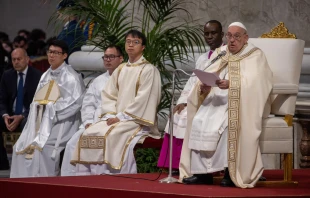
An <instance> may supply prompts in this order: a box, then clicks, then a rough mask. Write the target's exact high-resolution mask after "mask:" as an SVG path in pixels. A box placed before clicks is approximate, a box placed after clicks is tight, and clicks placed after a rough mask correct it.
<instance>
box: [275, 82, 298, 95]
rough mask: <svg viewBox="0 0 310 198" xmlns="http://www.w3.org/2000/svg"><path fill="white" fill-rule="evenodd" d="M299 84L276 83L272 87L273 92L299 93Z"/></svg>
mask: <svg viewBox="0 0 310 198" xmlns="http://www.w3.org/2000/svg"><path fill="white" fill-rule="evenodd" d="M297 93H298V85H296V84H291V83H279V84H274V85H273V87H272V94H297Z"/></svg>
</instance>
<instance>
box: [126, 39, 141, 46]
mask: <svg viewBox="0 0 310 198" xmlns="http://www.w3.org/2000/svg"><path fill="white" fill-rule="evenodd" d="M135 42H136V43H135ZM125 43H126V44H127V45H130V44H132V45H133V46H137V45H139V44H142V42H141V41H139V40H130V39H126V40H125Z"/></svg>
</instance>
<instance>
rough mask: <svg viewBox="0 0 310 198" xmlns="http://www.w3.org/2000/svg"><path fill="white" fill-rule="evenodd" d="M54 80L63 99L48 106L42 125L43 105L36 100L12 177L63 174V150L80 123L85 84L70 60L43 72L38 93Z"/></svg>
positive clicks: (15, 156)
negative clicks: (39, 119)
mask: <svg viewBox="0 0 310 198" xmlns="http://www.w3.org/2000/svg"><path fill="white" fill-rule="evenodd" d="M53 83H55V84H56V85H57V86H58V89H59V98H58V99H57V100H56V102H55V103H54V102H48V104H46V105H45V107H44V113H43V114H42V115H43V116H42V121H41V123H40V125H39V127H38V124H37V123H38V116H40V113H39V112H40V111H41V110H42V108H41V107H42V105H39V102H37V101H35V100H34V101H33V102H32V104H31V107H30V114H29V117H28V121H27V123H26V126H25V128H24V129H23V131H22V134H21V136H20V138H19V139H18V141H17V142H16V144H15V145H14V147H13V156H12V167H11V175H10V177H45V176H57V175H59V173H60V168H59V161H60V152H61V151H62V150H63V149H64V148H65V146H66V143H67V141H68V140H69V139H70V138H71V137H72V135H73V134H74V133H75V132H76V131H77V129H78V126H79V124H80V120H81V115H80V109H81V105H82V100H83V94H84V90H85V86H84V83H83V80H82V78H81V76H80V75H79V74H78V73H76V72H75V71H74V69H73V68H72V67H71V66H70V65H67V64H66V63H63V64H62V65H61V66H59V67H58V68H57V69H55V70H52V69H51V68H50V69H48V70H47V71H46V72H45V73H44V74H43V75H42V77H41V79H40V82H39V84H38V88H37V92H36V94H37V93H38V92H39V91H40V90H41V88H42V87H44V86H46V85H47V84H53ZM48 92H49V91H48ZM49 94H51V95H53V94H55V93H54V92H53V91H52V92H51V93H49ZM37 128H38V130H36V129H37Z"/></svg>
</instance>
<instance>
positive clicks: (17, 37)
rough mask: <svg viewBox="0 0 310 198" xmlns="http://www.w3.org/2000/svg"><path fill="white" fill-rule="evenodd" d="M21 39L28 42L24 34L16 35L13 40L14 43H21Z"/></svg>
mask: <svg viewBox="0 0 310 198" xmlns="http://www.w3.org/2000/svg"><path fill="white" fill-rule="evenodd" d="M21 41H24V42H25V43H27V39H26V38H25V37H23V36H16V37H15V38H14V40H13V43H20V42H21Z"/></svg>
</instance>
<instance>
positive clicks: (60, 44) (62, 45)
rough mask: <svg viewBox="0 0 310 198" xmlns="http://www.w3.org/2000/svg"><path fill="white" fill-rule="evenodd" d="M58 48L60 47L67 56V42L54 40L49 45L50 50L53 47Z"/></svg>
mask: <svg viewBox="0 0 310 198" xmlns="http://www.w3.org/2000/svg"><path fill="white" fill-rule="evenodd" d="M52 45H53V46H56V47H60V48H61V49H62V52H63V53H64V54H65V53H66V54H68V51H69V47H68V45H67V43H66V42H65V41H62V40H53V41H51V42H50V43H49V44H48V49H49V48H50V47H51V46H52Z"/></svg>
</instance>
